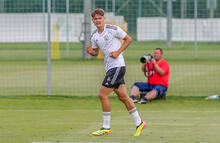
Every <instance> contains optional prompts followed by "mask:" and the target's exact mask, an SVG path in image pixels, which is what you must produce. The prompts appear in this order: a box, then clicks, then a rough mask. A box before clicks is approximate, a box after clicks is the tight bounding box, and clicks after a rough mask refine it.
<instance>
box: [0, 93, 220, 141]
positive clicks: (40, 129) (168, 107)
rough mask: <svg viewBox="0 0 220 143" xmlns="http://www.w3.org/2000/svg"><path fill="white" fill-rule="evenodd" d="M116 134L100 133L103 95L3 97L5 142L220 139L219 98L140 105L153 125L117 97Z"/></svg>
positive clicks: (0, 136) (0, 130)
mask: <svg viewBox="0 0 220 143" xmlns="http://www.w3.org/2000/svg"><path fill="white" fill-rule="evenodd" d="M110 99H111V104H112V112H111V113H112V118H111V128H112V134H110V135H108V136H102V137H94V136H92V135H91V133H92V132H93V131H94V130H97V129H99V128H100V127H101V125H102V112H101V105H100V102H99V99H98V98H97V97H50V98H48V97H45V96H26V97H25V96H22V97H0V116H1V117H0V142H1V143H125V142H130V143H146V142H149V143H177V142H178V143H218V142H219V141H220V137H219V132H220V122H219V119H220V111H219V110H218V109H219V108H220V104H219V100H204V97H194V98H187V97H168V98H167V100H166V101H163V100H158V101H153V102H149V103H148V104H146V105H140V104H136V105H137V109H138V111H139V113H140V115H141V117H142V119H143V120H145V121H146V122H147V127H146V128H145V130H144V131H143V133H142V134H141V136H139V137H134V136H133V134H134V132H135V125H134V121H133V119H132V118H131V117H130V115H129V113H128V112H127V111H126V109H125V107H124V105H123V104H122V103H121V102H120V101H119V100H118V99H117V98H116V97H115V96H111V98H110Z"/></svg>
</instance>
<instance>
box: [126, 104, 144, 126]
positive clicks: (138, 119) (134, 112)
mask: <svg viewBox="0 0 220 143" xmlns="http://www.w3.org/2000/svg"><path fill="white" fill-rule="evenodd" d="M128 112H129V113H130V115H131V116H132V118H133V119H134V123H135V125H136V126H139V125H140V124H141V122H142V121H141V117H140V116H139V114H138V111H137V109H136V107H135V108H134V109H131V110H130V111H128Z"/></svg>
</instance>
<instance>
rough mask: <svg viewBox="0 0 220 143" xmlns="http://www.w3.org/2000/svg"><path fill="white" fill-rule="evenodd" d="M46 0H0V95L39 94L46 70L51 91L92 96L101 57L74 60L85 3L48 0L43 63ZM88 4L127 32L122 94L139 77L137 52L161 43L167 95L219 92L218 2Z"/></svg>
mask: <svg viewBox="0 0 220 143" xmlns="http://www.w3.org/2000/svg"><path fill="white" fill-rule="evenodd" d="M47 2H48V0H28V1H27V0H0V95H1V96H16V95H47V94H48V75H49V76H50V78H49V79H50V80H51V82H50V86H49V88H50V91H51V95H70V96H94V95H97V94H98V90H99V87H100V84H101V82H102V80H103V78H104V74H105V71H104V66H103V61H102V60H100V59H97V58H92V59H90V60H83V58H82V56H83V50H82V49H83V42H84V34H85V33H86V32H85V29H84V24H85V23H84V13H85V11H84V2H85V1H84V0H51V13H50V14H51V23H50V24H49V27H50V30H51V37H50V39H51V41H52V42H51V51H50V52H51V62H50V63H49V64H50V65H49V66H48V44H47V41H48V13H47V12H48V5H47ZM169 2H170V3H169ZM95 8H103V9H104V10H105V12H106V23H111V24H117V25H119V26H121V27H122V28H123V29H124V30H127V31H128V34H129V35H131V36H132V38H133V43H132V45H131V46H130V47H129V48H128V49H127V50H126V51H125V52H124V56H125V60H126V65H127V73H126V84H127V88H128V91H129V92H130V86H131V85H132V84H133V83H134V82H136V81H146V79H145V77H144V75H143V73H142V72H141V68H140V67H141V64H140V62H139V58H140V57H141V56H143V55H145V54H148V53H152V52H153V50H154V49H155V48H157V47H161V48H163V50H164V58H165V59H166V60H167V61H168V62H169V63H170V68H171V71H170V81H169V82H170V85H169V90H168V95H180V96H182V95H183V96H208V95H212V94H220V87H219V85H220V56H219V55H220V34H219V33H220V27H219V26H220V0H173V1H171V0H168V1H167V0H92V3H91V9H95ZM91 25H92V24H91ZM94 28H95V27H94V25H92V26H91V31H92V30H94ZM48 67H50V68H51V70H50V73H49V74H48Z"/></svg>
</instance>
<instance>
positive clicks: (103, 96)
mask: <svg viewBox="0 0 220 143" xmlns="http://www.w3.org/2000/svg"><path fill="white" fill-rule="evenodd" d="M112 91H113V89H112V88H107V87H105V86H103V85H102V86H101V88H100V91H99V99H100V101H101V105H102V115H103V124H102V128H101V129H99V130H97V131H95V132H93V133H92V134H93V135H94V136H102V135H108V134H110V133H111V129H110V120H111V104H110V100H109V94H110V93H111V92H112Z"/></svg>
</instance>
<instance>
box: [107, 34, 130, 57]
mask: <svg viewBox="0 0 220 143" xmlns="http://www.w3.org/2000/svg"><path fill="white" fill-rule="evenodd" d="M123 40H124V42H123V44H122V46H121V47H120V48H119V49H118V50H117V51H113V52H111V53H110V57H112V58H117V57H118V56H119V55H120V54H121V52H123V51H124V50H125V49H126V48H127V47H128V46H129V45H130V44H131V42H132V38H131V37H130V36H129V35H126V36H125V37H124V38H123Z"/></svg>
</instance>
